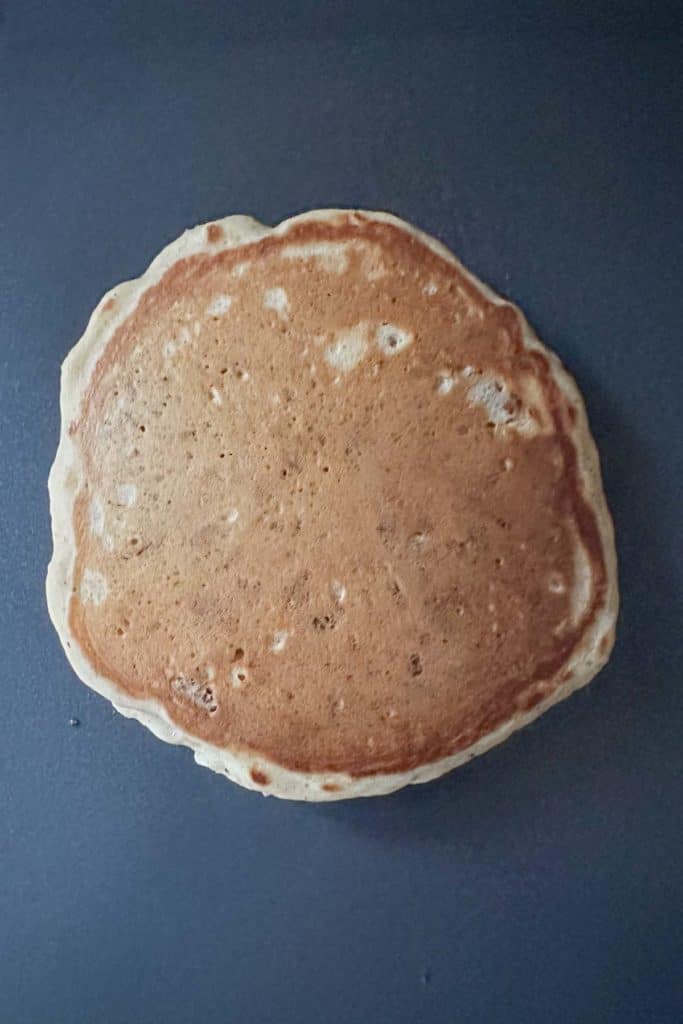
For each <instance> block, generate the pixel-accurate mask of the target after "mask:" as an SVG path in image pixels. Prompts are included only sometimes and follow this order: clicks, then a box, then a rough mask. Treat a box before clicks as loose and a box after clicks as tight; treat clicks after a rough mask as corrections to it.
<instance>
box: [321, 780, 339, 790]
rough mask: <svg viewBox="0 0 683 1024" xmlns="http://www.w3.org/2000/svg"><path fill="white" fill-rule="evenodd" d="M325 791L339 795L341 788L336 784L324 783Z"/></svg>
mask: <svg viewBox="0 0 683 1024" xmlns="http://www.w3.org/2000/svg"><path fill="white" fill-rule="evenodd" d="M323 789H324V791H325V792H326V793H339V791H340V790H341V786H338V785H337V784H336V782H324V783H323Z"/></svg>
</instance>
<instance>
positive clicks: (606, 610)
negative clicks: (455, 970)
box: [46, 209, 619, 801]
mask: <svg viewBox="0 0 683 1024" xmlns="http://www.w3.org/2000/svg"><path fill="white" fill-rule="evenodd" d="M354 215H357V216H362V217H363V218H366V219H372V220H376V221H381V222H384V223H388V224H391V225H393V226H394V227H396V228H398V229H400V230H402V231H404V232H406V233H408V234H409V235H412V236H413V237H414V238H416V239H417V240H419V241H420V242H421V243H422V244H424V245H425V246H427V247H428V248H429V249H431V250H432V251H433V252H435V253H436V254H437V255H439V256H441V257H442V258H443V259H444V260H446V261H447V262H448V263H450V264H451V265H452V266H454V267H455V268H457V270H458V272H459V273H461V274H462V275H463V276H464V277H466V278H467V280H468V281H469V282H470V283H471V284H472V285H474V286H475V287H476V288H477V289H478V291H479V292H480V293H481V294H482V295H483V296H484V297H485V298H486V299H487V300H489V301H490V302H493V303H495V304H497V305H505V306H508V307H512V308H513V309H514V310H515V313H516V314H517V316H518V317H519V319H520V324H521V327H522V331H523V341H524V345H525V347H526V348H527V349H532V350H536V351H540V352H542V354H543V355H544V357H545V358H546V359H547V360H548V362H549V365H550V368H551V372H552V375H553V379H554V381H555V383H556V384H557V385H558V387H559V388H560V390H561V392H562V394H563V395H564V397H565V398H566V399H567V401H568V403H569V404H570V405H571V406H573V407H574V409H575V411H576V416H575V421H574V423H573V424H571V423H566V424H565V427H566V430H567V433H568V435H569V437H570V439H571V441H572V443H573V445H574V447H575V450H576V452H577V462H578V470H579V478H580V482H581V484H582V487H583V489H584V497H585V499H586V501H587V502H588V504H589V505H590V507H591V509H592V510H593V512H594V514H595V517H596V522H597V526H598V530H599V533H600V539H601V544H602V552H603V557H604V560H605V569H606V593H605V601H604V604H603V606H602V608H600V609H599V611H598V613H597V614H596V616H595V618H594V619H593V621H592V622H591V623H590V625H589V627H588V629H587V630H586V634H585V636H584V638H583V640H582V643H581V644H580V645H579V646H578V647H577V649H576V650H575V651H574V653H573V655H572V657H571V658H570V659H569V660H568V661H567V662H565V663H564V665H563V666H562V668H561V669H560V670H558V673H557V675H564V674H566V673H567V670H569V671H570V672H571V676H570V678H568V679H567V680H566V682H564V683H562V682H558V685H557V686H556V688H555V689H554V690H553V692H552V693H551V694H550V696H549V697H548V698H547V699H546V700H544V701H542V702H541V703H539V704H537V705H536V706H534V707H533V708H532V709H531V710H529V711H520V712H518V713H516V714H514V715H513V716H511V717H510V718H509V719H508V720H507V721H505V722H504V723H503V724H502V725H501V726H499V727H498V728H497V729H495V730H493V731H492V732H490V733H488V734H487V735H485V736H483V737H481V738H480V739H479V740H478V741H477V742H476V743H474V744H473V745H472V746H470V747H468V748H466V749H465V750H461V751H458V752H457V753H455V754H452V755H450V756H448V757H445V758H441V759H439V760H436V761H432V762H428V763H425V764H422V765H419V766H418V767H417V768H414V769H412V770H410V771H407V772H396V773H376V774H372V775H364V776H361V777H356V776H352V775H350V774H346V773H340V772H310V773H309V772H301V771H293V770H291V769H289V768H285V767H283V766H282V765H279V764H277V763H275V762H274V761H272V760H271V759H270V758H266V757H264V756H262V755H261V754H259V753H258V751H252V750H248V749H234V748H222V747H216V746H214V745H213V744H210V743H207V742H206V741H204V740H202V739H200V738H199V737H197V736H193V735H192V734H191V733H188V732H186V731H184V730H182V729H181V728H180V727H179V726H178V725H177V724H176V723H175V722H174V721H173V720H172V719H171V718H170V716H169V715H168V713H167V711H166V709H165V708H164V706H163V705H162V704H161V703H160V702H159V701H157V700H155V699H153V698H147V699H145V700H136V699H134V698H131V697H130V696H129V695H128V694H125V693H124V692H122V691H121V689H120V688H119V687H118V686H117V685H116V684H115V683H114V682H113V681H112V680H110V679H107V678H106V677H104V676H101V675H99V674H98V673H97V672H96V671H95V670H94V669H93V667H92V665H91V664H90V662H89V661H88V659H87V657H86V655H85V653H84V652H83V650H82V649H81V648H80V646H79V644H78V643H77V641H76V638H75V637H74V636H73V634H72V632H71V630H70V627H69V605H70V598H71V591H72V586H73V571H74V566H75V561H76V554H77V550H76V541H75V537H74V531H73V509H74V502H75V499H76V497H77V495H78V493H79V491H80V487H81V483H82V481H83V472H82V466H81V458H80V454H79V451H78V447H77V445H76V444H74V442H73V440H72V438H71V437H70V435H69V426H70V424H71V423H72V421H74V420H76V419H77V418H78V415H79V411H80V407H81V402H82V399H83V397H84V395H85V393H86V391H87V388H88V385H89V382H90V379H91V376H92V373H93V371H94V369H95V367H96V365H97V362H98V360H99V358H100V356H101V355H102V353H103V352H104V350H105V348H106V345H107V343H108V341H109V340H110V338H111V337H112V335H113V333H114V332H115V331H116V329H117V328H118V327H119V326H120V325H121V324H122V323H123V322H124V321H125V320H126V318H127V317H128V316H129V315H130V314H131V313H132V312H133V310H134V309H135V307H136V305H137V303H138V301H139V299H140V297H141V296H142V295H143V293H144V292H145V291H146V290H147V289H148V288H150V287H153V286H154V285H156V284H157V283H158V282H159V281H160V280H161V278H162V277H163V276H164V274H165V273H166V272H167V271H168V270H169V269H170V268H171V267H172V266H173V264H175V263H176V262H177V261H179V260H182V259H185V258H186V257H188V256H193V255H196V254H200V253H216V252H219V251H221V250H222V249H229V248H235V247H239V246H242V245H245V244H248V243H250V242H254V241H257V240H259V239H261V238H264V237H266V236H268V235H275V236H281V235H286V234H287V232H288V231H289V230H290V229H291V228H293V227H295V226H297V225H300V224H301V223H303V222H306V221H316V222H322V223H325V222H329V223H334V222H335V221H338V220H339V219H340V218H341V217H343V218H353V216H354ZM60 414H61V427H60V439H59V445H58V449H57V454H56V456H55V460H54V463H53V465H52V468H51V470H50V475H49V481H48V490H49V499H50V515H51V520H52V538H53V554H52V558H51V560H50V563H49V566H48V571H47V579H46V594H47V606H48V611H49V614H50V618H51V619H52V622H53V624H54V626H55V629H56V630H57V634H58V636H59V639H60V642H61V644H62V646H63V648H64V651H65V653H66V656H67V658H68V660H69V662H70V664H71V666H72V668H73V669H74V671H75V672H76V674H77V675H78V676H79V678H80V679H81V680H82V681H83V682H84V683H85V684H86V685H87V686H89V687H90V688H91V689H93V690H95V691H96V692H97V693H99V694H101V695H102V696H103V697H106V698H107V700H109V701H110V703H111V704H113V706H114V707H115V708H116V710H117V711H119V712H120V713H121V714H122V715H124V716H126V717H127V718H134V719H136V720H137V721H138V722H140V723H141V724H142V725H144V726H146V727H147V728H148V729H149V730H150V731H151V732H152V733H153V734H154V735H155V736H156V737H158V738H159V739H161V740H164V741H165V742H166V743H171V744H176V745H183V746H187V747H189V748H190V749H191V750H192V751H193V753H194V758H195V761H196V762H197V763H198V764H200V765H203V766H204V767H207V768H211V769H212V771H215V772H217V773H219V774H221V775H224V776H227V777H228V778H229V779H231V780H232V781H233V782H236V783H238V784H239V785H241V786H243V787H245V788H246V789H251V790H256V791H259V792H261V793H263V794H264V795H271V796H277V797H280V798H283V799H289V800H305V801H331V800H340V799H348V798H351V797H364V796H380V795H384V794H388V793H392V792H394V791H396V790H398V789H401V788H403V787H404V786H407V785H411V784H417V783H424V782H429V781H431V780H433V779H436V778H438V777H439V776H441V775H444V774H445V773H446V772H450V771H451V770H452V769H454V768H457V767H458V766H459V765H461V764H464V763H465V762H467V761H469V760H471V759H472V758H473V757H476V756H477V755H479V754H483V753H485V752H486V751H487V750H490V749H491V748H492V747H494V746H496V745H497V744H499V743H502V742H503V741H504V740H505V739H507V738H508V736H510V735H511V734H512V733H513V732H516V731H517V730H518V729H521V728H522V727H523V726H525V725H528V724H529V723H530V722H532V721H534V719H536V718H538V717H539V716H540V715H542V714H543V713H544V712H545V711H547V710H548V708H550V707H551V706H552V705H553V704H556V703H558V702H559V701H561V700H564V699H565V698H566V697H568V696H569V695H570V694H571V693H573V692H574V691H575V690H578V689H580V688H581V687H582V686H585V685H586V684H587V683H588V682H590V680H591V679H592V678H593V677H594V676H595V675H596V674H597V673H598V672H599V671H600V669H601V668H602V667H603V666H604V664H605V663H606V662H607V660H608V659H609V656H610V653H611V650H612V647H613V645H614V635H615V625H616V620H617V614H618V606H619V595H618V579H617V559H616V550H615V544H614V529H613V525H612V518H611V516H610V512H609V509H608V507H607V503H606V500H605V495H604V491H603V486H602V479H601V474H600V463H599V458H598V452H597V449H596V446H595V443H594V441H593V438H592V435H591V433H590V428H589V425H588V419H587V415H586V410H585V407H584V402H583V398H582V396H581V393H580V391H579V389H578V386H577V385H576V383H575V381H574V379H573V378H572V376H571V375H570V374H569V373H568V372H567V370H566V369H565V368H564V366H563V365H562V363H561V362H560V359H559V358H558V356H557V355H555V353H554V352H552V351H551V350H550V349H548V348H546V346H545V345H543V343H542V342H541V341H540V339H539V338H538V337H537V336H536V334H535V333H534V331H533V329H532V328H531V327H530V325H529V323H528V322H527V319H526V317H525V316H524V313H523V312H522V311H521V310H520V309H519V307H517V306H516V305H515V304H514V303H511V302H509V301H508V300H507V299H503V298H502V297H501V296H499V295H498V294H496V293H495V292H494V291H493V290H492V289H491V288H490V287H489V286H488V285H486V284H484V283H483V282H482V281H480V280H479V279H478V278H477V277H476V276H475V275H474V274H472V273H471V271H469V270H468V269H467V268H466V267H464V266H463V265H462V263H460V261H459V260H458V259H457V258H456V257H455V256H454V255H453V253H452V252H451V251H450V250H449V249H447V248H446V246H445V245H443V244H442V243H441V242H439V241H437V240H436V239H435V238H432V237H431V236H430V235H427V234H425V233H424V232H422V231H420V230H419V229H417V228H415V227H414V226H413V225H412V224H409V223H407V222H406V221H403V220H401V219H400V218H398V217H396V216H394V215H393V214H390V213H384V212H375V211H365V210H353V209H325V210H312V211H310V212H307V213H303V214H299V215H297V216H294V217H291V218H288V219H287V220H284V221H282V222H281V223H280V224H279V225H277V227H274V228H269V227H267V226H266V225H264V224H261V223H260V222H259V221H257V220H255V219H254V218H253V217H249V216H243V215H233V216H228V217H225V218H223V219H221V220H217V221H212V222H208V223H205V224H200V225H198V226H196V227H194V228H191V229H189V230H188V231H185V232H184V233H183V234H182V235H181V236H180V237H179V238H178V239H176V240H175V241H173V242H171V243H170V244H169V245H167V246H166V247H165V248H164V249H162V250H161V252H160V253H159V254H158V255H157V256H156V257H155V259H154V260H153V261H152V263H151V264H150V265H149V267H148V268H147V270H146V271H145V272H144V273H143V274H142V275H141V276H140V277H139V278H137V279H135V280H131V281H126V282H123V283H121V284H119V285H116V286H115V287H114V288H112V289H111V290H110V291H109V292H107V293H106V294H105V295H104V296H103V298H102V299H101V300H100V302H99V303H98V305H97V306H96V307H95V309H94V311H93V313H92V315H91V317H90V320H89V322H88V325H87V327H86V329H85V331H84V333H83V335H82V337H81V338H80V340H79V341H78V342H77V343H76V344H75V346H74V347H73V348H72V349H71V351H70V352H69V353H68V355H67V356H66V358H65V360H64V362H63V364H62V371H61V392H60ZM605 638H607V639H606V641H605ZM555 678H556V677H555ZM254 774H255V775H256V777H257V778H267V780H268V782H267V784H264V785H262V784H260V783H258V782H256V781H255V780H254V777H253V776H254ZM328 787H329V788H328Z"/></svg>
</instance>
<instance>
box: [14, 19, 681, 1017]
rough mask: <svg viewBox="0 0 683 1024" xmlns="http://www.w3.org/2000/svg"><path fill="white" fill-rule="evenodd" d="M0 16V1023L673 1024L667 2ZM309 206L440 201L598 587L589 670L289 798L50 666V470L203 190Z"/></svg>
mask: <svg viewBox="0 0 683 1024" xmlns="http://www.w3.org/2000/svg"><path fill="white" fill-rule="evenodd" d="M0 12H2V13H0V550H1V551H2V591H3V593H2V599H1V600H0V645H1V654H2V656H1V658H0V666H1V667H0V673H1V679H0V1024H44V1022H50V1024H157V1022H162V1021H163V1024H189V1022H193V1021H201V1024H231V1022H239V1024H269V1022H273V1024H480V1022H481V1024H515V1022H521V1024H547V1022H550V1021H552V1022H553V1024H564V1022H567V1024H632V1022H639V1024H640V1022H642V1024H679V1022H680V1021H681V1020H683V971H682V969H681V964H682V962H683V941H682V934H681V897H682V894H683V892H682V891H683V879H682V867H681V838H682V836H681V831H682V830H681V819H682V815H681V796H682V794H681V782H680V775H681V736H682V734H683V715H682V690H683V668H682V664H683V661H682V659H681V640H680V634H681V620H682V616H681V557H682V553H681V529H680V519H681V500H680V499H681V478H682V475H683V464H682V459H681V454H682V450H681V426H680V423H681V402H682V400H683V399H682V396H683V388H682V384H683V379H682V378H683V373H682V369H683V366H682V355H681V353H682V347H683V340H682V329H683V304H682V302H681V291H682V290H683V285H682V280H681V279H682V273H681V271H682V266H681V222H682V220H683V218H682V212H683V211H682V204H681V179H682V173H683V163H682V160H681V117H680V112H681V104H682V101H683V95H682V91H681V82H682V78H681V63H682V57H683V53H682V49H681V40H680V36H679V37H677V36H676V34H675V32H676V9H675V5H673V4H671V5H667V4H657V3H638V4H633V3H627V2H625V3H606V2H598V3H597V4H585V5H582V4H573V5H572V4H557V3H555V4H552V3H551V4H547V3H541V2H538V3H530V2H525V0H522V2H520V3H518V4H515V3H510V2H508V0H501V2H500V3H482V2H480V3H474V2H472V3H464V4H463V3H446V2H443V3H429V2H424V3H414V2H411V3H407V2H396V3H393V4H392V3H386V4H383V3H378V2H375V0H367V2H365V3H338V4H325V3H323V2H322V0H321V2H319V3H316V2H313V0H308V2H302V3H296V4H290V3H285V2H284V0H280V2H278V0H273V2H269V3H259V2H257V0H253V2H246V0H244V2H235V3H225V4H219V3H216V2H204V3H199V2H197V3H189V2H176V3H162V2H159V3H153V2H151V0H143V2H132V0H130V2H123V3H121V2H119V3H97V2H90V0H73V2H68V0H63V2H61V3H39V2H37V0H8V2H6V3H5V4H4V5H2V4H0ZM333 205H346V206H351V205H357V206H361V207H369V208H388V209H391V210H393V211H395V212H396V213H398V214H399V215H401V216H403V217H405V218H407V219H408V220H411V221H414V222H415V223H416V224H418V225H420V226H421V227H423V228H425V229H426V230H428V231H430V232H432V233H434V234H436V235H438V236H439V237H440V238H442V239H443V240H444V241H445V242H446V243H447V244H448V245H450V246H451V247H452V248H453V249H454V250H455V252H456V253H458V255H459V256H460V257H461V258H462V259H463V260H464V261H465V262H466V263H467V264H468V265H469V266H470V267H472V269H473V270H474V271H475V272H476V273H478V274H479V275H480V276H481V277H482V278H483V279H484V280H485V281H488V282H490V283H491V284H492V285H493V286H494V287H495V288H497V289H498V290H500V291H501V292H503V293H504V294H506V295H508V296H510V297H511V298H513V299H514V300H516V301H517V302H519V303H520V305H521V306H522V307H523V308H524V309H525V310H526V312H527V314H528V315H529V317H530V319H531V321H532V322H533V323H534V325H535V326H536V328H537V329H538V331H539V333H540V335H541V337H543V338H544V339H545V340H546V341H547V342H548V343H549V344H550V345H552V346H553V347H554V348H555V349H556V350H557V351H558V352H559V354H560V355H561V356H562V358H563V359H564V361H565V362H566V364H567V365H568V366H569V368H570V369H571V370H572V371H573V372H574V373H575V374H576V376H577V378H578V381H579V383H580V385H581V387H582V389H583V391H584V394H585V396H586V400H587V404H588V408H589V413H590V418H591V423H592V426H593V429H594V432H595V436H596V438H597V441H598V444H599V447H600V451H601V454H602V459H603V466H604V475H605V481H606V488H607V493H608V497H609V500H610V503H611V506H612V509H613V511H614V514H615V519H616V526H617V535H618V547H619V554H620V560H621V562H620V566H621V570H620V571H621V587H622V595H623V610H622V615H621V620H620V627H619V635H618V642H617V647H616V650H615V653H614V656H613V659H612V662H611V663H610V665H609V667H608V668H607V669H606V670H605V671H604V672H603V673H602V675H601V676H600V678H599V679H597V680H596V681H595V683H594V684H593V685H592V686H590V687H589V688H588V689H587V690H586V691H584V692H582V693H581V694H579V695H577V696H575V697H574V698H572V699H571V700H570V701H568V702H567V703H565V704H564V705H562V706H561V707H558V708H557V709H555V710H554V711H552V712H551V713H549V714H548V715H547V716H546V717H545V718H543V719H542V720H540V721H539V722H537V723H536V724H535V725H534V726H532V727H531V728H529V729H527V730H526V731H525V732H523V733H522V734H519V735H518V736H516V737H515V738H514V739H512V740H511V741H510V742H509V743H508V744H507V745H505V746H503V747H501V748H499V749H498V750H495V751H493V752H492V753H490V754H489V755H487V756H486V757H485V758H483V759H481V760H477V761H474V762H473V763H471V764H470V765H468V766H467V767H466V768H464V769H462V770H460V771H459V772H458V773H456V774H455V775H453V776H451V777H448V778H445V779H443V780H442V781H440V782H438V783H436V784H433V785H430V786H427V787H424V788H421V789H415V790H411V791H408V792H403V793H401V794H399V795H396V796H394V797H391V798H387V799H383V800H379V801H369V802H368V801H366V802H358V803H355V804H342V805H333V806H306V805H288V804H285V803H279V802H276V801H274V800H264V799H263V798H261V797H260V796H257V795H253V794H249V793H247V792H244V791H242V790H239V789H237V788H234V787H233V786H231V785H229V784H228V783H226V782H225V781H223V780H222V779H221V778H219V777H218V776H214V775H212V774H210V773H209V772H207V771H205V770H202V769H199V768H197V767H195V766H194V764H193V762H192V758H191V756H190V754H189V753H188V752H187V751H184V750H180V749H174V748H171V747H167V746H165V745H163V744H161V743H159V742H157V741H156V740H154V739H153V737H152V736H151V735H150V734H149V733H147V732H146V731H145V730H143V729H142V728H140V726H138V725H137V724H135V723H133V722H128V721H126V720H125V719H123V718H121V717H119V716H118V715H116V714H115V713H114V712H113V711H112V709H111V708H110V707H109V705H108V704H107V703H105V701H103V700H102V699H100V698H99V697H97V696H95V695H94V694H92V693H90V692H89V691H88V690H87V689H86V688H85V687H84V686H82V685H81V684H80V683H79V682H78V681H77V680H76V678H75V676H74V675H73V673H72V671H71V670H70V668H69V667H68V665H67V662H66V660H65V658H64V656H63V654H62V652H61V649H60V647H59V644H58V641H57V638H56V636H55V634H54V632H53V630H52V628H51V626H50V623H49V621H48V617H47V612H46V608H45V600H44V596H43V579H44V573H45V567H46V564H47V561H48V558H49V555H50V549H51V543H50V533H49V523H48V507H47V492H46V479H47V474H48V470H49V467H50V464H51V462H52V458H53V455H54V451H55V446H56V442H57V435H58V423H59V419H58V384H59V364H60V362H61V360H62V359H63V357H64V356H65V354H66V352H67V351H68V349H69V348H70V346H71V345H72V344H73V342H74V341H75V340H76V339H77V338H78V336H79V335H80V333H81V332H82V330H83V328H84V325H85V323H86V320H87V317H88V315H89V313H90V311H91V309H92V307H93V306H94V305H95V303H96V302H97V301H98V299H99V298H100V296H101V295H102V293H103V292H104V291H105V290H106V289H108V288H110V287H111V286H112V285H113V284H115V283H116V282H118V281H119V280H122V279H124V278H129V277H133V276H136V275H138V274H139V273H140V272H141V271H142V270H143V268H144V267H145V265H146V264H147V263H148V262H149V260H150V259H151V258H152V256H153V255H154V254H155V253H156V252H157V251H158V250H159V248H160V247H161V246H162V245H164V244H165V243H167V242H168V241H170V240H171V239H173V238H175V237H176V236H177V235H178V233H179V232H180V231H182V230H183V229H184V228H185V227H187V226H189V225H192V224H195V223H197V222H200V221H205V220H208V219H210V218H214V217H219V216H222V215H224V214H227V213H230V212H250V213H253V214H255V215H256V216H258V217H260V218H261V219H263V220H265V221H268V222H276V221H278V220H280V219H281V218H283V217H285V216H287V215H290V214H292V213H295V212H297V211H300V210H304V209H307V208H311V207H316V206H333ZM72 717H74V718H77V719H78V720H79V722H80V725H78V726H76V727H73V726H70V725H69V720H70V718H72Z"/></svg>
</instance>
